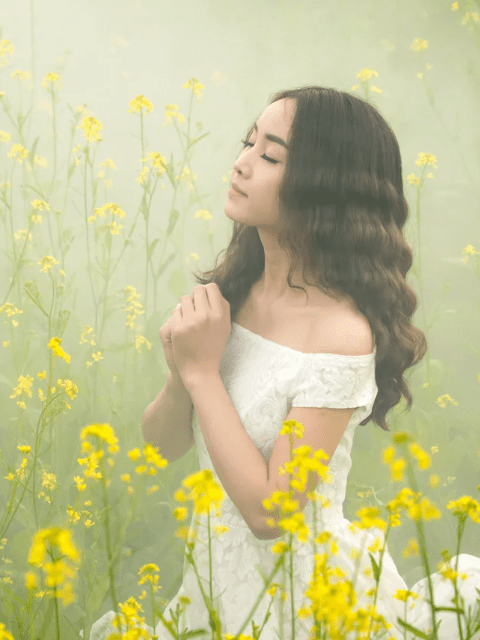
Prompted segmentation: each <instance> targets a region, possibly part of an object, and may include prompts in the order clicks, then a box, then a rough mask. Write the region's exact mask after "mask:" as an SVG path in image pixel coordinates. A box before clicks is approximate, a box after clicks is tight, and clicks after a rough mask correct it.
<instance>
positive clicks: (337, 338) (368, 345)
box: [308, 307, 375, 356]
mask: <svg viewBox="0 0 480 640" xmlns="http://www.w3.org/2000/svg"><path fill="white" fill-rule="evenodd" d="M309 342H310V344H309V348H308V352H309V353H338V354H340V355H346V356H362V355H369V354H370V353H372V351H373V349H374V347H375V340H374V336H373V331H372V329H371V327H370V323H369V322H368V320H367V318H366V317H365V316H364V315H363V314H361V313H358V312H355V311H353V310H352V309H349V308H345V307H339V308H336V309H334V310H332V311H331V312H330V313H328V314H326V315H321V316H320V317H318V318H317V321H316V322H314V323H313V326H312V331H311V332H310V336H309Z"/></svg>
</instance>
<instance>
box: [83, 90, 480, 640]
mask: <svg viewBox="0 0 480 640" xmlns="http://www.w3.org/2000/svg"><path fill="white" fill-rule="evenodd" d="M243 145H244V146H243V150H242V151H241V153H240V155H239V157H238V159H237V161H236V163H235V164H234V176H233V183H232V185H233V186H232V189H231V190H230V191H229V194H228V200H227V203H226V206H225V212H226V214H227V216H228V217H229V218H230V219H231V220H233V221H234V231H233V236H232V239H231V242H230V244H229V246H228V248H227V250H226V254H225V257H224V259H223V261H222V262H221V263H220V264H218V265H217V264H216V265H215V267H214V269H212V270H211V271H209V272H206V273H205V274H204V275H203V276H198V275H195V277H196V279H197V281H198V282H200V283H201V284H202V285H205V286H200V287H199V286H197V287H195V291H194V293H193V295H192V296H191V297H190V296H183V297H182V299H181V303H180V305H179V306H178V307H177V309H176V311H175V313H174V317H173V321H172V323H171V331H172V333H171V336H172V344H173V355H174V356H175V358H174V360H175V364H176V365H177V367H178V371H177V373H179V375H180V377H181V379H182V381H183V383H184V384H185V386H186V387H187V389H188V391H189V393H190V395H191V398H192V401H193V404H194V405H195V408H196V414H197V421H196V423H194V425H193V426H194V429H193V432H194V437H195V443H196V444H197V448H198V455H199V463H200V468H201V469H210V470H211V472H212V475H213V478H214V479H215V481H216V482H217V483H218V484H219V485H220V486H221V487H222V488H223V490H224V493H225V494H226V495H225V500H224V502H223V504H222V509H221V515H216V514H213V515H211V531H212V532H213V531H214V526H215V525H216V524H218V525H226V526H227V527H228V531H226V532H225V531H224V532H223V533H222V534H221V535H218V536H217V535H215V534H213V533H212V548H211V554H212V580H213V591H212V595H213V603H214V605H215V607H216V608H217V609H218V612H219V617H220V620H221V622H222V631H223V633H229V634H232V637H233V636H234V635H235V634H237V633H238V632H239V631H240V629H242V633H243V634H245V635H246V636H248V634H252V622H251V619H250V621H249V622H248V624H247V625H245V626H243V623H244V622H245V620H246V619H247V618H248V616H249V614H250V613H251V611H252V607H253V606H254V605H255V603H256V602H257V597H258V595H259V593H261V591H262V589H263V587H264V581H263V578H262V575H261V573H263V575H265V576H268V575H269V573H270V572H271V570H272V567H273V566H274V564H275V562H276V561H277V559H278V554H275V553H273V552H272V551H271V547H272V545H273V544H274V542H273V541H274V540H275V539H278V538H279V537H280V536H281V534H282V530H281V529H280V528H279V527H278V526H275V527H270V525H268V526H267V520H266V519H267V517H268V515H270V517H272V515H273V516H274V517H273V518H272V520H273V524H274V525H277V524H278V520H279V519H281V518H282V515H281V512H280V511H279V510H278V509H277V511H275V512H274V513H273V512H271V511H268V510H267V509H266V508H264V507H265V505H264V504H263V500H262V498H267V497H268V496H270V495H271V492H272V491H274V490H276V489H280V490H282V491H286V490H287V488H288V474H281V473H280V472H279V471H280V467H281V466H282V465H284V464H285V462H286V461H288V460H290V442H289V438H288V435H286V434H281V433H280V430H281V428H282V425H283V423H284V421H285V420H296V421H297V422H299V423H301V424H302V425H303V428H304V432H303V438H297V436H295V437H294V438H293V449H295V448H296V447H300V446H302V445H304V444H307V445H309V446H311V447H312V450H318V449H323V450H324V451H325V452H326V454H327V456H328V463H327V464H328V469H329V472H330V474H331V479H332V482H331V483H320V484H319V492H320V493H321V494H322V496H323V497H324V499H326V500H324V502H322V504H320V503H319V504H317V517H316V524H317V532H318V533H320V532H322V531H323V532H325V531H326V532H330V534H331V536H330V535H327V536H324V537H323V538H322V543H321V544H320V545H319V550H318V552H319V553H323V552H326V553H329V555H330V557H329V566H330V567H331V568H332V570H333V569H334V568H335V567H337V574H334V573H330V583H331V584H335V583H336V582H337V581H338V579H339V576H343V578H342V580H343V579H344V580H347V581H351V582H352V583H353V582H354V579H355V593H356V605H355V607H354V608H355V610H358V609H359V608H360V607H364V608H365V607H367V605H368V604H371V603H372V598H371V597H368V595H367V594H368V591H369V590H370V589H372V588H374V587H375V582H374V579H373V577H372V563H371V561H370V556H373V557H374V558H375V560H376V562H377V563H378V561H379V545H378V541H376V538H377V536H378V537H379V538H380V540H381V539H382V536H383V533H382V530H381V529H380V528H378V527H377V528H375V529H368V530H360V531H359V530H354V529H353V528H352V527H351V523H350V522H349V521H348V520H347V519H346V518H344V517H343V502H344V499H345V490H346V483H347V476H348V472H349V470H350V466H351V457H350V453H351V447H352V443H353V436H354V431H355V428H356V426H357V425H359V424H360V425H366V424H367V423H368V422H369V421H370V420H372V421H373V422H374V423H376V424H377V425H379V426H380V427H381V428H382V429H384V430H387V431H388V430H389V429H388V427H387V424H386V421H385V416H386V414H387V412H388V411H389V410H390V409H391V408H393V407H394V406H396V405H397V404H398V403H399V402H400V400H401V398H402V396H403V397H405V399H406V400H407V404H408V406H409V408H410V407H411V405H412V396H411V394H410V392H409V389H408V385H407V381H406V380H405V378H404V375H403V374H404V372H405V371H406V370H407V369H408V368H410V367H412V366H414V365H415V364H417V363H418V362H420V360H421V359H422V358H423V356H424V355H425V352H426V340H425V335H424V334H423V332H422V331H420V330H419V329H418V328H416V327H414V326H413V325H412V323H411V321H410V318H411V316H412V315H413V313H414V311H415V309H416V304H417V299H416V295H415V293H414V291H413V290H412V289H411V287H409V285H408V284H407V282H406V274H407V272H408V270H409V269H410V267H411V266H412V251H411V249H410V247H409V246H408V244H407V242H406V240H405V238H404V236H403V234H402V230H403V227H404V225H405V222H406V220H407V216H408V205H407V202H406V200H405V198H404V195H403V185H402V165H401V157H400V151H399V146H398V143H397V140H396V137H395V135H394V133H393V132H392V130H391V129H390V127H389V126H388V124H387V123H386V122H385V120H384V119H383V118H382V117H381V116H380V114H379V113H378V112H377V111H376V109H375V108H374V107H372V106H371V105H370V104H368V103H367V102H365V101H362V100H360V99H359V98H356V97H354V96H352V95H349V94H347V93H344V92H340V91H336V90H333V89H325V88H322V87H315V86H314V87H303V88H300V89H293V90H290V91H283V92H280V93H278V94H276V95H275V96H274V97H273V100H272V101H271V102H270V103H269V105H268V106H267V107H266V109H265V110H264V111H263V112H262V114H261V115H260V117H259V118H258V120H257V121H256V122H255V123H254V125H253V126H252V127H251V128H250V130H249V132H248V135H247V137H246V139H245V140H244V141H243ZM217 262H218V260H217ZM230 319H231V321H232V324H230ZM202 338H203V339H202ZM207 362H208V367H207V365H205V366H206V369H204V370H202V369H201V366H200V365H201V364H202V363H207ZM172 368H173V364H172ZM195 374H197V375H195ZM207 374H208V375H207ZM219 416H222V417H223V421H220V419H219ZM317 483H318V477H317V476H316V475H315V474H313V472H311V473H310V474H309V477H308V489H309V490H310V491H312V490H313V489H314V488H315V487H316V485H317ZM306 491H307V490H304V491H303V492H302V491H299V490H298V491H297V492H296V494H295V499H297V500H298V503H299V510H300V512H301V513H302V515H303V519H304V522H305V524H306V526H307V527H308V530H309V531H310V532H313V530H314V529H313V527H314V511H313V503H312V500H311V499H309V498H308V497H307V495H306ZM327 500H328V502H327ZM261 505H263V507H262V508H264V510H263V511H262V508H261ZM197 516H198V514H197ZM283 517H285V516H283ZM198 522H200V523H202V524H203V525H205V527H204V528H197V530H198V531H199V532H200V535H201V537H202V539H203V540H204V541H206V542H208V538H207V534H206V525H207V519H206V517H205V516H203V517H199V519H198ZM191 531H192V529H191ZM283 539H284V540H285V541H288V539H289V536H288V534H287V535H285V537H284V538H283ZM310 540H311V538H310ZM332 540H334V541H335V543H334V544H331V543H332ZM277 541H278V540H277ZM294 548H295V552H294V555H293V567H292V568H293V583H292V584H293V588H294V611H295V614H294V624H295V638H296V639H298V640H307V638H309V637H310V635H309V634H310V632H311V628H312V625H313V618H312V617H303V616H302V615H299V614H298V611H299V609H300V607H301V605H302V604H305V605H306V606H308V605H309V604H310V600H309V599H308V598H307V596H306V595H305V594H306V592H308V591H309V588H310V586H311V585H310V581H311V577H312V573H313V568H314V557H313V551H312V545H311V542H309V543H308V544H301V543H299V542H298V541H297V542H295V543H294ZM194 557H195V560H196V564H197V569H198V571H199V574H200V576H201V578H202V582H203V584H202V587H203V593H205V592H207V593H208V594H210V592H209V590H208V585H209V576H210V565H209V562H210V558H209V550H208V544H204V543H197V545H196V547H195V551H194ZM455 560H456V557H455V558H453V559H452V560H451V566H452V567H455ZM288 563H289V559H288V560H287V563H286V564H287V565H288ZM342 572H343V573H342ZM369 572H370V575H369ZM459 572H465V573H466V574H467V578H466V580H465V581H464V582H463V583H462V582H461V581H459V582H460V593H461V595H462V596H464V597H465V599H466V602H465V605H466V607H467V606H468V605H469V604H472V605H473V604H474V603H475V601H476V592H475V587H477V588H478V589H480V559H479V558H476V557H473V556H470V555H467V554H462V555H461V556H460V567H459ZM335 575H336V577H334V576H335ZM281 577H282V572H281V571H280V573H278V574H277V575H276V576H275V578H274V582H277V583H280V581H281ZM432 580H433V584H434V588H435V603H436V604H437V605H443V606H452V603H451V597H452V596H453V592H452V593H451V589H449V586H448V585H447V584H446V583H442V582H441V580H440V574H438V573H436V574H434V575H433V576H432ZM290 584H291V583H290V582H289V580H288V579H287V581H286V587H287V596H286V600H285V602H284V601H283V600H282V598H281V597H280V591H277V595H276V596H275V597H274V600H273V603H272V595H271V594H270V593H267V594H265V595H264V597H263V598H262V600H261V602H260V603H259V605H258V607H257V609H256V610H255V612H254V614H253V621H254V622H255V624H256V625H258V627H262V625H264V626H263V629H262V634H261V636H260V637H261V638H265V639H266V640H274V639H276V638H280V637H285V638H290V637H292V616H291V602H290V597H291V596H290V587H289V585H290ZM324 588H326V587H324ZM406 589H407V585H406V583H405V582H404V580H403V579H402V577H401V576H400V575H399V573H398V571H397V568H396V566H395V563H394V562H393V559H392V557H391V556H390V554H389V553H388V548H387V550H386V552H385V554H384V556H383V570H382V574H381V579H380V584H379V590H378V596H377V600H376V603H375V606H376V611H377V612H378V613H379V614H380V615H382V616H383V618H384V620H385V621H386V623H387V625H390V627H387V628H388V632H387V633H386V635H385V636H384V637H386V638H395V639H398V640H400V639H401V638H404V629H403V627H402V626H401V625H400V624H399V623H398V618H401V619H402V620H404V619H405V615H404V608H405V605H404V603H403V602H402V601H401V600H400V599H397V598H396V597H394V595H395V594H397V592H398V590H406ZM411 591H413V592H415V593H420V595H422V596H423V597H424V598H428V590H427V579H426V578H424V579H423V580H420V581H419V582H417V583H416V584H415V585H414V586H413V587H411ZM325 593H328V594H329V595H328V596H327V595H326V596H325V598H324V600H325V604H326V609H325V610H324V615H325V616H326V618H329V624H331V625H332V627H331V630H333V628H334V625H335V624H336V622H335V621H337V623H338V621H339V620H343V621H344V622H345V624H346V626H345V630H344V632H343V635H342V637H344V638H346V639H347V640H348V639H352V640H353V639H354V638H357V637H358V634H359V629H360V622H358V621H357V622H354V621H353V619H352V618H350V622H348V616H347V615H346V613H345V612H346V604H345V602H343V604H342V600H341V596H340V595H339V592H336V591H335V589H334V588H333V590H331V591H328V592H327V591H325ZM333 594H336V595H335V596H334V595H333ZM184 597H188V598H189V600H190V604H189V605H188V606H187V607H186V609H185V612H184V614H183V615H182V618H181V623H180V630H181V631H182V630H184V629H185V627H188V628H189V629H198V628H203V629H205V631H207V635H208V636H209V634H210V633H211V631H210V624H209V616H208V612H207V608H206V606H205V603H204V597H203V594H202V591H201V590H200V589H199V587H198V580H197V577H196V574H195V572H194V571H193V568H192V566H191V565H190V564H189V563H188V562H187V561H186V560H185V563H184V580H183V584H182V586H181V588H180V590H179V592H178V594H177V595H176V596H175V598H173V600H172V601H171V602H170V603H169V604H167V606H166V608H165V610H164V616H165V619H166V620H168V621H169V620H171V618H170V613H169V612H170V610H173V611H175V609H176V606H177V604H178V603H181V602H183V598H184ZM312 597H313V596H312ZM320 601H321V598H320ZM409 604H410V601H409ZM270 605H271V606H270ZM182 606H184V605H182ZM336 607H337V608H336ZM267 611H269V612H270V617H269V618H268V620H267V621H266V622H265V624H264V619H265V615H266V613H267ZM342 616H343V618H342ZM112 619H113V612H111V611H110V612H108V613H107V614H105V615H104V616H103V617H102V618H101V619H100V620H99V621H97V623H95V625H94V627H93V628H92V632H91V635H90V639H91V640H103V639H104V638H106V637H107V636H108V634H109V633H111V632H114V631H115V628H114V627H113V626H111V621H112ZM407 619H408V622H409V623H410V624H412V625H413V626H415V627H417V628H419V629H420V630H422V631H424V632H425V631H427V630H428V629H429V628H432V626H433V624H432V620H431V615H430V606H429V605H428V603H427V602H426V601H425V600H423V601H421V600H417V601H415V607H414V608H413V609H412V610H409V611H408V618H407ZM439 620H441V624H440V628H439V631H438V638H439V639H441V640H447V639H448V640H455V639H457V638H460V635H459V631H458V626H457V617H456V615H455V614H454V613H451V612H438V613H437V614H436V622H437V623H438V621H439ZM282 626H283V636H282V635H281V627H282ZM143 628H147V629H148V630H149V631H150V632H152V629H151V628H150V627H148V626H144V627H143ZM379 628H380V629H381V628H382V627H379ZM463 629H464V626H463ZM464 631H465V630H464ZM155 633H156V634H157V635H158V637H159V638H161V639H167V638H170V637H172V636H171V634H169V632H168V631H167V630H166V629H165V627H164V625H163V623H162V622H159V623H158V624H157V626H156V629H155ZM330 633H331V636H329V637H333V631H331V632H330ZM327 636H328V633H327ZM335 637H336V636H335ZM372 637H374V634H372ZM408 637H409V636H408V634H407V638H408ZM412 637H413V636H412ZM475 637H476V638H480V634H478V635H477V636H475Z"/></svg>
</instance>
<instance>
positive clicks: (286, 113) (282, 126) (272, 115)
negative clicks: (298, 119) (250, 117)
mask: <svg viewBox="0 0 480 640" xmlns="http://www.w3.org/2000/svg"><path fill="white" fill-rule="evenodd" d="M294 115H295V101H294V100H291V99H290V100H289V99H286V98H284V99H282V100H277V101H276V102H272V104H269V105H267V106H266V107H265V109H264V110H263V111H262V114H261V115H260V117H259V118H258V120H257V124H258V127H259V129H263V130H264V131H266V132H268V133H275V134H277V135H279V136H281V137H282V138H284V139H285V140H286V139H287V138H288V133H289V131H290V127H291V124H292V121H293V117H294ZM282 134H283V135H282Z"/></svg>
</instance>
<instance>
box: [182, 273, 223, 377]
mask: <svg viewBox="0 0 480 640" xmlns="http://www.w3.org/2000/svg"><path fill="white" fill-rule="evenodd" d="M192 297H193V300H192ZM230 332H231V322H230V304H229V302H228V301H227V300H225V298H224V297H223V296H222V294H221V292H220V289H219V287H218V285H217V284H216V283H215V282H210V283H209V284H207V285H196V287H195V289H194V291H193V296H182V297H181V298H180V306H178V307H177V308H176V309H175V311H174V313H173V324H172V334H171V335H172V350H173V357H174V360H175V364H176V366H177V369H178V371H179V373H180V376H181V378H182V381H183V384H184V385H185V387H187V388H188V385H189V383H190V382H191V381H193V380H194V379H196V378H197V377H203V376H207V375H210V374H219V373H220V363H221V360H222V356H223V352H224V350H225V346H226V344H227V340H228V336H229V335H230Z"/></svg>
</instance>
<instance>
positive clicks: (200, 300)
mask: <svg viewBox="0 0 480 640" xmlns="http://www.w3.org/2000/svg"><path fill="white" fill-rule="evenodd" d="M192 299H193V307H194V311H195V313H198V312H200V313H202V314H204V315H208V312H209V310H210V308H211V307H212V304H211V300H210V299H209V297H208V290H207V288H206V287H204V286H203V285H197V286H196V287H195V289H194V290H193V295H192Z"/></svg>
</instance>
